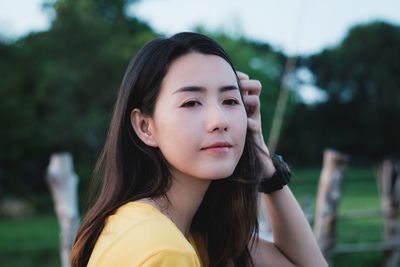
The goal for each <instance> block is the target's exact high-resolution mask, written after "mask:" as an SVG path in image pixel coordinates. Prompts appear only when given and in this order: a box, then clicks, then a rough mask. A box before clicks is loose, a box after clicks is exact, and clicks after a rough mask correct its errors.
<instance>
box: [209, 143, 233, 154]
mask: <svg viewBox="0 0 400 267" xmlns="http://www.w3.org/2000/svg"><path fill="white" fill-rule="evenodd" d="M231 147H232V145H231V144H230V143H229V142H216V143H214V144H212V145H209V146H206V147H203V148H202V150H208V151H215V152H225V151H228V150H229V149H230V148H231Z"/></svg>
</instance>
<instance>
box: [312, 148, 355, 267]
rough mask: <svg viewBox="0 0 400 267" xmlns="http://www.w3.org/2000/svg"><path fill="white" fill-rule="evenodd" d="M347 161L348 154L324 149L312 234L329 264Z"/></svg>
mask: <svg viewBox="0 0 400 267" xmlns="http://www.w3.org/2000/svg"><path fill="white" fill-rule="evenodd" d="M348 161H349V156H347V155H345V154H342V153H340V152H337V151H334V150H331V149H325V151H324V161H323V167H322V172H321V176H320V179H319V187H318V196H317V205H316V212H315V219H314V234H315V237H316V239H317V241H318V245H319V247H320V248H321V251H322V253H323V255H324V257H325V259H326V260H327V262H328V263H329V266H331V264H332V258H333V249H334V245H335V235H336V227H335V224H336V217H337V208H338V205H339V202H340V198H341V195H342V184H343V178H344V173H345V171H346V169H347V163H348Z"/></svg>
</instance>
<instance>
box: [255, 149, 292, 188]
mask: <svg viewBox="0 0 400 267" xmlns="http://www.w3.org/2000/svg"><path fill="white" fill-rule="evenodd" d="M272 158H274V159H276V161H278V162H280V164H275V163H274V166H275V168H276V172H275V173H274V174H273V175H272V176H271V177H266V178H262V179H261V181H260V184H259V186H258V192H262V193H266V194H271V193H272V192H274V191H276V190H280V189H282V188H283V186H284V185H286V184H288V183H289V181H290V177H291V173H290V169H289V166H288V165H287V163H286V162H285V161H284V160H283V159H282V157H281V156H280V155H273V156H272ZM272 162H274V160H272Z"/></svg>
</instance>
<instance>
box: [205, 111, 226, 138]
mask: <svg viewBox="0 0 400 267" xmlns="http://www.w3.org/2000/svg"><path fill="white" fill-rule="evenodd" d="M206 113H207V114H206V128H207V131H208V132H214V131H228V129H229V118H228V114H227V111H224V109H223V107H220V106H219V105H217V104H216V105H210V107H209V108H208V109H207V111H206Z"/></svg>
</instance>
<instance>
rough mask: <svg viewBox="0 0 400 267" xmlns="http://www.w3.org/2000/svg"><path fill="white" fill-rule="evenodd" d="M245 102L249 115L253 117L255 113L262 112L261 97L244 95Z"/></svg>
mask: <svg viewBox="0 0 400 267" xmlns="http://www.w3.org/2000/svg"><path fill="white" fill-rule="evenodd" d="M243 102H244V105H245V108H246V112H247V116H248V117H253V116H254V115H256V114H257V113H259V112H260V98H259V97H258V96H256V95H244V96H243Z"/></svg>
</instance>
